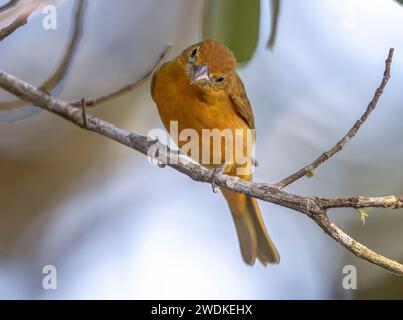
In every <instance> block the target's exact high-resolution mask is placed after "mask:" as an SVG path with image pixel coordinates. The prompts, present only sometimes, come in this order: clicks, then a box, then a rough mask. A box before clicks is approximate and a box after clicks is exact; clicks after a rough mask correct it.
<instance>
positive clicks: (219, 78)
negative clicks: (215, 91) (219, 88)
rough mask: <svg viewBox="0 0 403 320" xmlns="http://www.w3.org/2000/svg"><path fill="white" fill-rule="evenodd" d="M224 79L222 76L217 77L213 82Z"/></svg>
mask: <svg viewBox="0 0 403 320" xmlns="http://www.w3.org/2000/svg"><path fill="white" fill-rule="evenodd" d="M223 80H224V77H218V78H216V79H215V82H222V81H223Z"/></svg>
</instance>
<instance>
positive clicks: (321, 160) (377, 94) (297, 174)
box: [274, 48, 394, 189]
mask: <svg viewBox="0 0 403 320" xmlns="http://www.w3.org/2000/svg"><path fill="white" fill-rule="evenodd" d="M393 52H394V49H393V48H392V49H390V50H389V55H388V58H387V59H386V61H385V72H384V74H383V78H382V82H381V84H380V85H379V87H378V89H376V90H375V94H374V96H373V98H372V100H371V102H370V103H369V104H368V107H367V109H366V110H365V112H364V114H363V115H362V116H361V117H360V118H359V119H358V120H357V121H356V122H355V124H354V126H353V127H352V128H351V129H350V131H349V132H347V134H346V135H345V136H344V137H343V138H342V139H341V140H340V141H339V142H337V143H336V145H335V146H334V147H333V148H331V149H330V150H328V151H326V152H324V153H322V154H321V155H320V156H319V157H318V158H317V159H316V160H315V161H313V162H312V163H310V164H308V165H306V166H305V167H303V168H302V169H301V170H298V171H297V172H295V173H294V174H292V175H290V176H289V177H287V178H285V179H283V180H281V181H279V182H277V183H276V184H274V186H275V187H277V188H279V189H283V188H285V187H286V186H288V185H289V184H291V183H293V182H295V181H297V180H298V179H300V178H302V177H303V176H305V175H307V174H309V173H312V172H313V170H315V169H316V168H317V167H319V166H320V165H321V164H322V163H324V162H326V161H327V160H329V159H330V158H331V157H333V156H334V155H335V154H336V153H337V152H339V151H341V150H343V148H344V147H345V146H346V144H347V143H349V142H350V140H351V139H353V138H354V136H355V135H356V134H357V132H358V130H360V128H361V126H362V125H363V124H364V122H365V121H366V120H367V119H368V117H369V115H370V114H371V113H372V111H374V110H375V108H376V105H377V103H378V101H379V98H380V97H381V95H382V93H383V90H384V89H385V87H386V84H387V83H388V81H389V79H390V66H391V64H392V58H393Z"/></svg>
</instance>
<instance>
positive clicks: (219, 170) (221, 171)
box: [210, 167, 224, 193]
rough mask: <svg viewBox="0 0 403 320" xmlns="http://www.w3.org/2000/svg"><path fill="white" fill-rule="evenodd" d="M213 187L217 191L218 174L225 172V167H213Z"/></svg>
mask: <svg viewBox="0 0 403 320" xmlns="http://www.w3.org/2000/svg"><path fill="white" fill-rule="evenodd" d="M210 171H211V179H212V180H211V187H212V189H213V192H214V193H217V192H218V191H217V178H218V176H219V175H220V174H221V173H223V172H224V168H223V167H219V168H214V169H211V170H210Z"/></svg>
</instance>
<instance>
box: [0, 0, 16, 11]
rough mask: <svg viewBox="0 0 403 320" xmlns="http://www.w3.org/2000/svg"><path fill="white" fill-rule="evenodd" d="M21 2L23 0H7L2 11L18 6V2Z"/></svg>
mask: <svg viewBox="0 0 403 320" xmlns="http://www.w3.org/2000/svg"><path fill="white" fill-rule="evenodd" d="M20 2H21V0H10V1H9V2H7V3H6V4H4V5H2V6H1V7H0V13H3V12H4V11H7V10H9V9H12V8H14V7H16V6H18V4H19V3H20Z"/></svg>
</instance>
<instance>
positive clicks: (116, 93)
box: [69, 43, 172, 107]
mask: <svg viewBox="0 0 403 320" xmlns="http://www.w3.org/2000/svg"><path fill="white" fill-rule="evenodd" d="M171 48H172V44H170V43H167V44H166V45H165V47H164V49H163V50H162V52H161V54H160V55H159V56H158V59H157V60H156V61H155V63H154V64H153V65H152V67H151V68H150V69H149V70H147V71H146V72H145V73H144V74H143V75H141V76H140V78H139V79H137V80H135V81H134V82H131V83H129V84H127V85H125V86H124V87H122V88H119V89H117V90H115V91H113V92H111V93H109V94H107V95H103V96H101V97H98V98H93V99H86V100H85V105H86V106H87V107H95V106H97V105H99V104H101V103H105V102H107V101H110V100H112V99H114V98H117V97H120V96H122V95H124V94H126V93H129V92H131V91H133V90H134V89H136V88H138V87H139V86H140V85H141V84H143V83H144V81H145V80H147V79H148V78H149V77H150V76H151V75H152V74H153V73H154V72H155V70H156V69H157V68H158V67H159V65H160V63H161V62H162V61H163V60H164V59H165V57H166V56H167V54H168V52H169V51H170V50H171ZM69 104H70V105H72V106H76V107H78V106H80V105H81V100H77V101H71V102H70V103H69Z"/></svg>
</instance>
